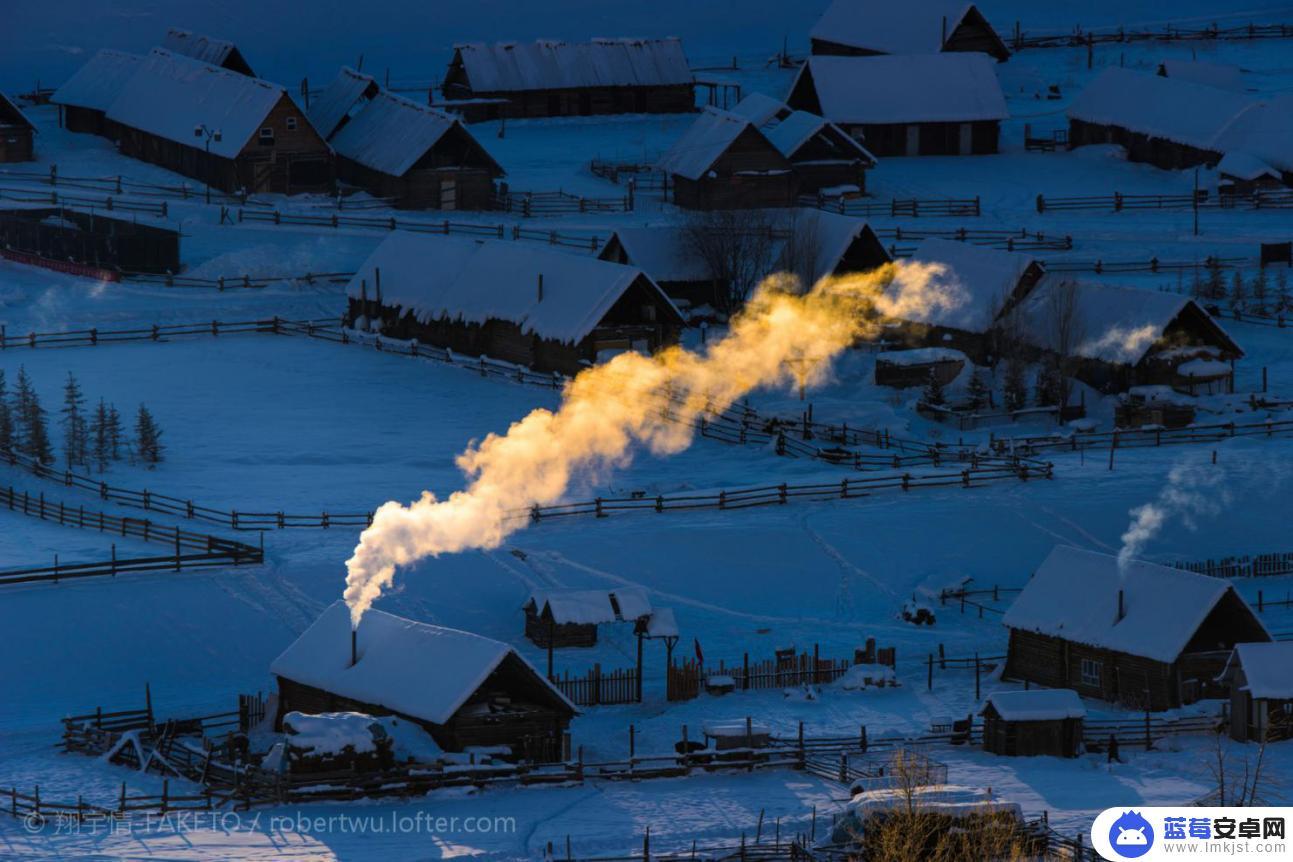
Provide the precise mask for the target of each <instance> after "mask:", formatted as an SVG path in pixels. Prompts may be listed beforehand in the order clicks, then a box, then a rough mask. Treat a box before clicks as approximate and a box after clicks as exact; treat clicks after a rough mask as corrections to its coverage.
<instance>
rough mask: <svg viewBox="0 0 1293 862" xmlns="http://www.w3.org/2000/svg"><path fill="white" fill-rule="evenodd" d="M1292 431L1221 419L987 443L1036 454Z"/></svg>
mask: <svg viewBox="0 0 1293 862" xmlns="http://www.w3.org/2000/svg"><path fill="white" fill-rule="evenodd" d="M1289 434H1293V420H1288V419H1285V420H1280V421H1275V420H1270V419H1268V420H1263V421H1259V422H1247V423H1241V422H1220V423H1213V424H1210V425H1190V426H1187V427H1185V428H1146V429H1129V430H1125V431H1075V432H1073V433H1071V434H1064V435H1058V434H1051V435H1042V436H1032V437H992V438H991V439H990V440H989V446H990V447H991V448H992V450H993V451H995V452H997V453H998V454H1006V453H1009V452H1015V453H1019V454H1029V455H1035V454H1037V453H1039V452H1049V451H1063V450H1069V451H1073V452H1076V451H1079V450H1084V449H1113V450H1118V449H1143V448H1150V447H1156V446H1171V445H1178V444H1189V443H1219V442H1221V441H1222V440H1229V439H1231V438H1234V437H1256V438H1274V437H1284V436H1287V435H1289Z"/></svg>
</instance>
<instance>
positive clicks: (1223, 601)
mask: <svg viewBox="0 0 1293 862" xmlns="http://www.w3.org/2000/svg"><path fill="white" fill-rule="evenodd" d="M1002 621H1003V623H1004V625H1005V626H1006V628H1007V629H1009V630H1010V641H1009V646H1008V648H1007V651H1006V666H1005V669H1004V671H1003V673H1002V678H1003V679H1010V680H1016V681H1020V682H1030V683H1034V684H1037V685H1043V686H1046V687H1048V688H1071V689H1073V690H1074V691H1076V692H1077V693H1078V694H1080V695H1082V696H1083V697H1093V698H1098V699H1100V700H1105V701H1110V702H1115V703H1121V704H1123V705H1125V706H1127V707H1129V708H1131V709H1138V710H1147V711H1148V710H1153V711H1160V710H1165V709H1175V708H1177V707H1179V706H1181V705H1183V704H1188V703H1193V702H1195V701H1197V700H1199V699H1201V698H1205V697H1216V696H1219V695H1220V694H1222V693H1223V691H1221V690H1219V689H1218V687H1217V686H1216V685H1215V683H1214V680H1215V679H1216V677H1217V675H1218V674H1219V673H1220V672H1221V671H1222V669H1223V668H1224V667H1225V664H1226V661H1227V660H1228V659H1229V657H1230V651H1231V650H1232V649H1233V648H1234V646H1235V644H1237V643H1248V642H1259V641H1260V642H1268V641H1270V640H1271V636H1270V634H1269V633H1268V632H1267V631H1266V628H1265V626H1263V625H1262V623H1261V621H1260V620H1259V619H1258V618H1257V615H1256V614H1254V613H1253V611H1252V608H1250V607H1249V606H1248V603H1247V602H1245V601H1244V600H1243V598H1241V597H1240V595H1239V594H1238V593H1237V592H1236V591H1235V588H1234V587H1233V586H1232V585H1231V584H1230V582H1229V581H1227V580H1224V579H1221V578H1213V577H1209V576H1207V575H1199V574H1195V573H1194V572H1187V571H1184V570H1182V569H1173V568H1168V567H1167V566H1159V565H1155V564H1153V563H1147V562H1143V561H1140V560H1134V561H1132V562H1129V563H1127V564H1126V565H1119V561H1118V558H1117V557H1116V556H1110V555H1108V554H1101V553H1097V552H1095V551H1087V550H1080V549H1078V548H1070V547H1065V546H1057V547H1056V548H1055V549H1054V550H1052V551H1051V553H1050V555H1049V556H1047V558H1046V559H1045V561H1043V562H1042V564H1041V566H1039V567H1038V569H1037V571H1036V572H1034V573H1033V576H1032V578H1031V579H1030V580H1029V581H1028V583H1027V584H1025V585H1024V588H1023V590H1022V592H1020V594H1019V596H1018V597H1017V598H1016V599H1015V602H1014V604H1012V605H1011V606H1010V609H1009V610H1007V611H1006V613H1005V616H1004V617H1003V618H1002Z"/></svg>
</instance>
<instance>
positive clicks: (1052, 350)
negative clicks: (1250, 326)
mask: <svg viewBox="0 0 1293 862" xmlns="http://www.w3.org/2000/svg"><path fill="white" fill-rule="evenodd" d="M1017 312H1018V313H1017V317H1016V320H1017V322H1018V331H1019V335H1020V336H1021V337H1022V339H1023V340H1024V342H1025V343H1026V344H1027V345H1030V346H1031V347H1032V348H1034V349H1036V350H1038V351H1039V352H1041V353H1043V354H1050V355H1067V357H1068V361H1069V362H1070V363H1071V366H1072V376H1074V377H1076V378H1077V379H1079V380H1081V381H1082V382H1084V383H1086V384H1087V385H1089V386H1091V387H1093V388H1095V389H1098V390H1100V391H1101V392H1106V393H1113V392H1125V391H1126V390H1128V389H1130V388H1131V387H1133V386H1152V385H1163V386H1171V387H1173V388H1176V389H1178V390H1181V391H1187V390H1189V389H1190V388H1195V389H1196V390H1198V391H1203V390H1202V389H1201V388H1200V387H1202V386H1203V385H1204V384H1205V383H1206V384H1208V385H1210V386H1212V387H1213V388H1216V389H1217V390H1218V391H1223V390H1227V389H1228V388H1230V387H1231V382H1230V381H1231V380H1232V378H1231V376H1230V375H1231V374H1232V370H1231V368H1230V365H1229V364H1228V363H1230V362H1231V361H1232V360H1235V359H1239V358H1241V357H1242V356H1243V355H1244V352H1243V350H1242V349H1240V347H1239V345H1238V344H1236V343H1235V341H1234V340H1233V339H1232V338H1231V337H1230V335H1229V334H1228V333H1227V332H1226V331H1225V330H1224V329H1222V328H1221V326H1220V325H1219V324H1218V323H1217V321H1216V319H1215V318H1213V317H1212V316H1211V315H1209V314H1208V313H1207V311H1205V310H1204V309H1203V307H1202V306H1201V305H1199V304H1198V303H1197V302H1195V301H1194V300H1192V299H1189V298H1188V297H1184V296H1181V295H1179V294H1176V293H1166V292H1163V291H1158V290H1140V289H1136V288H1126V287H1118V286H1116V285H1111V284H1104V283H1101V282H1073V281H1067V280H1064V279H1061V278H1058V277H1056V276H1053V275H1048V276H1046V277H1045V278H1043V279H1042V280H1041V282H1040V283H1039V284H1038V285H1037V287H1035V288H1034V289H1033V290H1032V291H1031V292H1030V293H1029V294H1028V296H1027V297H1026V298H1025V299H1024V300H1023V301H1022V302H1021V303H1019V305H1018V308H1017ZM1066 318H1067V319H1068V320H1070V321H1071V323H1069V324H1067V325H1063V324H1062V321H1063V320H1064V319H1066Z"/></svg>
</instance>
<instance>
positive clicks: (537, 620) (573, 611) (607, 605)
mask: <svg viewBox="0 0 1293 862" xmlns="http://www.w3.org/2000/svg"><path fill="white" fill-rule="evenodd" d="M521 608H522V610H524V611H525V636H526V637H527V638H529V639H530V641H531V642H533V643H534V644H535V645H536V646H540V647H544V648H547V647H549V646H551V647H554V648H562V647H590V646H594V645H595V644H596V643H597V627H598V626H599V625H602V624H603V623H614V622H631V623H634V627H635V629H636V628H637V627H638V625H642V626H645V625H646V624H647V622H648V620H649V619H650V617H651V615H652V612H653V611H652V608H651V600H650V599H649V598H647V594H646V591H645V590H643V589H641V588H639V587H617V588H616V589H614V590H535V591H534V592H532V593H530V597H529V598H528V599H526V600H525V604H524V605H522V606H521Z"/></svg>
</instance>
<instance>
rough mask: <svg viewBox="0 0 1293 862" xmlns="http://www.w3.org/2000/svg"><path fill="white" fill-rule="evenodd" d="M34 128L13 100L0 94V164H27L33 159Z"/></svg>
mask: <svg viewBox="0 0 1293 862" xmlns="http://www.w3.org/2000/svg"><path fill="white" fill-rule="evenodd" d="M35 135H36V127H35V126H34V125H33V124H32V122H31V120H29V119H27V115H26V114H24V113H23V112H22V111H21V110H19V108H18V106H17V105H15V104H14V103H13V100H12V99H10V98H9V97H8V96H6V95H5V94H4V93H2V92H0V162H29V161H31V160H32V159H34V158H35V148H34V146H33V143H32V139H33V138H34V137H35Z"/></svg>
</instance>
